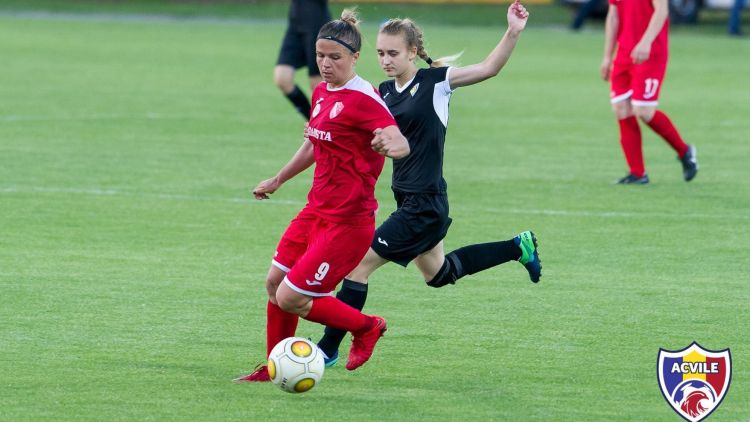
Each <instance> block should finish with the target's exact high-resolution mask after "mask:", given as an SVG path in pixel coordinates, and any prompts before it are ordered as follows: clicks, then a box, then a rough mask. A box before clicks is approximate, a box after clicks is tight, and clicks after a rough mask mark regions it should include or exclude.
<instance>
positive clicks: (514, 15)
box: [508, 0, 529, 33]
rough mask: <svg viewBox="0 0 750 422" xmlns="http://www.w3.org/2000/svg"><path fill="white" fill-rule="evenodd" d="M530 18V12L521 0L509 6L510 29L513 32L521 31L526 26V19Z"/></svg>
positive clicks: (516, 0)
mask: <svg viewBox="0 0 750 422" xmlns="http://www.w3.org/2000/svg"><path fill="white" fill-rule="evenodd" d="M528 20H529V12H528V11H527V10H526V8H525V7H524V6H523V5H522V4H521V2H520V1H519V0H515V1H514V2H513V3H511V5H510V6H509V7H508V29H509V30H511V31H513V32H516V33H518V32H521V31H523V29H524V28H526V21H528Z"/></svg>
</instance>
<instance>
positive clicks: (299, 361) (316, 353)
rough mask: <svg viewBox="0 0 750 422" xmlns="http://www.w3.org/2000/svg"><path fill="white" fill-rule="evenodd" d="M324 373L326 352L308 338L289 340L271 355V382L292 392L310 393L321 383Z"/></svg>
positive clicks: (275, 348)
mask: <svg viewBox="0 0 750 422" xmlns="http://www.w3.org/2000/svg"><path fill="white" fill-rule="evenodd" d="M324 370H325V364H324V363H323V352H322V351H321V350H320V349H319V348H318V346H317V345H316V344H315V343H313V342H312V341H310V340H308V339H306V338H302V337H288V338H285V339H284V340H281V341H280V342H279V344H277V345H276V346H274V348H273V349H272V350H271V354H270V355H269V356H268V375H269V376H270V377H271V381H272V382H273V383H274V384H276V385H278V386H279V388H281V389H282V390H284V391H286V392H288V393H304V392H305V391H309V390H310V389H311V388H313V387H315V385H316V384H317V383H319V382H320V378H322V377H323V371H324Z"/></svg>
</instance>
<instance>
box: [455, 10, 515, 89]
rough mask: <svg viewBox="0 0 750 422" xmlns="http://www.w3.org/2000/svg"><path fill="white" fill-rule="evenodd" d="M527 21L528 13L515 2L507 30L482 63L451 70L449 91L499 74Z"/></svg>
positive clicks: (509, 11) (510, 12)
mask: <svg viewBox="0 0 750 422" xmlns="http://www.w3.org/2000/svg"><path fill="white" fill-rule="evenodd" d="M528 19H529V12H528V11H526V8H525V7H524V6H523V5H522V4H521V2H520V0H515V1H514V2H513V3H512V4H511V5H510V6H509V7H508V29H507V30H506V31H505V35H503V38H502V39H501V40H500V42H499V43H498V44H497V46H496V47H495V49H494V50H492V52H491V53H490V55H489V56H487V58H486V59H484V61H483V62H482V63H477V64H472V65H469V66H464V67H458V68H454V69H451V72H450V76H449V77H450V80H449V81H448V83H449V84H450V87H451V89H455V88H458V87H462V86H468V85H473V84H475V83H478V82H482V81H484V80H486V79H489V78H491V77H493V76H495V75H497V74H498V73H500V69H502V68H503V66H505V64H506V63H508V60H509V59H510V55H511V53H513V49H514V48H515V47H516V43H517V42H518V38H519V37H520V36H521V32H522V31H523V29H524V28H526V21H528Z"/></svg>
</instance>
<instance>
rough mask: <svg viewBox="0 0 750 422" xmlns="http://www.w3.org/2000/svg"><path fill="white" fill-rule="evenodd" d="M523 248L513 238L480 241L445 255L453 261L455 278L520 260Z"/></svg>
mask: <svg viewBox="0 0 750 422" xmlns="http://www.w3.org/2000/svg"><path fill="white" fill-rule="evenodd" d="M520 257H521V248H519V247H518V245H516V243H515V242H514V241H513V239H510V240H503V241H500V242H490V243H479V244H476V245H469V246H464V247H463V248H459V249H456V250H455V251H453V252H451V253H449V254H448V255H446V256H445V259H446V260H450V261H451V262H450V263H451V264H452V265H451V267H452V268H451V270H452V271H451V272H452V273H453V275H454V276H455V279H456V280H458V279H459V278H461V277H463V276H465V275H469V274H474V273H478V272H480V271H483V270H486V269H487V268H492V267H494V266H496V265H500V264H503V263H505V262H508V261H514V260H518V258H520Z"/></svg>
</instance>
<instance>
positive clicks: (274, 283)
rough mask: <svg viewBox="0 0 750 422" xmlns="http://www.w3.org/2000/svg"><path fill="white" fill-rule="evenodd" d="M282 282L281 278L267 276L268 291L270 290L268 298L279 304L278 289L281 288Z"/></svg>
mask: <svg viewBox="0 0 750 422" xmlns="http://www.w3.org/2000/svg"><path fill="white" fill-rule="evenodd" d="M280 283H281V280H280V279H278V278H276V277H271V276H268V277H266V292H268V300H270V301H271V303H273V304H274V305H278V303H277V301H276V290H278V289H279V284H280Z"/></svg>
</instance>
